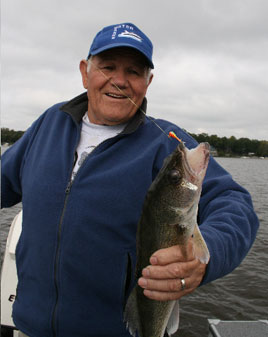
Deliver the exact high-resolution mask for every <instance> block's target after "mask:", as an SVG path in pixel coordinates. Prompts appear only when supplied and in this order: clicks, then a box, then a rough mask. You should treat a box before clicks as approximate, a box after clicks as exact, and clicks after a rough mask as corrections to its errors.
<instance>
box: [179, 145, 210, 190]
mask: <svg viewBox="0 0 268 337" xmlns="http://www.w3.org/2000/svg"><path fill="white" fill-rule="evenodd" d="M209 148H210V146H209V144H208V143H200V144H199V145H198V146H197V147H195V148H193V149H191V150H189V149H187V148H186V147H185V146H184V145H183V146H181V150H182V152H183V155H184V158H185V160H183V166H184V169H185V173H186V179H187V180H188V181H190V182H191V183H193V184H195V185H199V182H200V181H202V180H203V178H204V176H205V173H206V169H207V166H208V161H209Z"/></svg>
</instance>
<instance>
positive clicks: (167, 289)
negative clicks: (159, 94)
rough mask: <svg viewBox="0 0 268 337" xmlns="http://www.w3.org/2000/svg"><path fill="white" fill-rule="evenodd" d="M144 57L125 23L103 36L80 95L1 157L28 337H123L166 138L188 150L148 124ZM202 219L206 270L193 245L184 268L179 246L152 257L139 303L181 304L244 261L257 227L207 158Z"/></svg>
mask: <svg viewBox="0 0 268 337" xmlns="http://www.w3.org/2000/svg"><path fill="white" fill-rule="evenodd" d="M152 49H153V47H152V43H151V41H150V40H149V39H148V37H147V36H146V35H145V34H144V33H143V32H142V31H141V30H139V28H138V27H136V26H135V25H133V24H131V23H124V24H119V25H112V26H108V27H105V28H104V29H103V30H102V31H100V32H99V33H98V34H97V35H96V37H95V39H94V40H93V43H92V45H91V48H90V51H89V55H88V59H87V60H82V61H81V63H80V71H81V74H82V80H83V85H84V87H85V88H86V90H87V93H84V94H82V95H80V96H78V97H76V98H74V99H72V100H70V101H69V102H67V103H66V102H65V103H59V104H56V105H54V106H53V107H51V108H49V109H48V110H47V111H46V112H45V113H44V114H42V115H41V116H40V117H39V119H38V120H37V121H35V122H34V123H33V125H32V126H31V127H30V128H29V129H28V130H27V132H26V133H25V134H24V136H23V137H22V138H21V139H20V140H19V141H18V142H17V143H16V144H14V145H13V146H12V147H11V148H10V149H9V150H8V151H6V153H5V154H4V155H3V158H2V191H3V192H2V207H10V206H12V205H14V204H16V203H18V202H20V201H21V200H22V204H23V230H22V234H21V237H20V241H19V243H18V246H17V251H16V258H17V268H18V278H19V283H18V288H17V296H16V301H15V303H14V307H13V318H14V322H15V324H16V326H17V327H18V329H20V330H21V331H22V332H23V333H25V334H27V335H28V336H30V337H54V336H57V337H74V336H76V337H89V336H92V337H98V336H102V337H105V336H107V337H108V336H114V337H120V336H122V337H123V336H124V337H125V336H129V332H128V331H127V329H126V327H125V324H124V322H123V310H124V305H125V303H126V300H127V297H128V295H129V293H130V291H131V289H132V288H133V286H134V285H135V282H136V280H135V273H134V268H135V259H136V229H137V223H138V220H139V217H140V214H141V209H142V204H143V200H144V197H145V195H146V192H147V190H148V188H149V186H150V185H151V183H152V181H153V180H154V178H155V177H156V175H157V173H158V172H159V170H160V168H161V166H162V164H163V161H164V159H165V157H166V156H167V155H168V154H170V153H171V152H172V151H173V150H174V149H175V147H176V146H177V143H176V141H175V140H171V139H169V138H168V137H166V134H165V133H168V132H169V131H175V132H176V134H177V135H178V136H179V137H180V138H181V139H182V140H183V141H185V142H186V144H187V146H188V147H193V146H195V145H196V142H195V141H194V140H193V139H192V138H191V137H190V136H189V135H188V134H187V133H185V132H184V131H183V130H182V129H180V128H179V127H178V126H175V125H174V124H171V123H169V122H167V121H164V120H152V119H146V118H145V115H144V114H145V111H146V104H147V102H146V98H145V95H146V92H147V89H148V87H149V85H150V83H151V81H152V78H153V75H152V73H151V69H152V68H153V67H154V65H153V61H152ZM155 123H156V124H157V125H158V126H159V127H160V128H161V129H162V131H164V132H161V130H160V128H158V127H156V125H155ZM199 210H200V211H199V225H200V230H201V232H202V234H203V236H204V238H205V241H206V243H207V246H208V248H209V251H210V255H211V258H210V261H209V263H208V265H204V264H202V263H200V262H199V261H198V260H197V259H195V258H194V256H193V253H192V243H191V242H189V247H188V251H189V254H188V258H187V259H188V260H187V261H185V258H184V257H183V256H182V253H181V251H180V248H179V246H173V247H170V248H168V249H163V250H159V251H157V252H155V253H154V254H153V255H152V257H151V259H150V261H148V264H150V267H149V268H146V270H144V272H143V275H142V277H141V278H140V279H139V280H138V284H139V285H140V286H141V287H142V288H144V294H145V296H147V297H149V298H151V299H152V300H171V299H179V298H180V297H182V296H184V295H186V294H188V293H190V292H192V291H194V290H195V289H196V288H197V287H198V286H199V285H200V284H206V283H208V282H211V281H213V280H215V279H217V278H219V277H222V276H224V275H226V274H227V273H229V272H231V271H232V270H233V269H234V268H235V267H236V266H238V265H239V264H240V263H241V261H242V259H243V258H244V257H245V255H246V253H247V252H248V250H249V249H250V247H251V245H252V242H253V241H254V239H255V236H256V231H257V228H258V220H257V218H256V215H255V213H254V210H253V207H252V203H251V198H250V196H249V194H248V192H247V191H245V190H244V189H243V188H242V187H240V186H239V185H238V184H237V183H235V182H234V181H233V180H232V178H231V176H230V175H229V174H228V173H227V172H226V171H225V170H224V169H222V168H221V167H220V166H219V165H218V164H217V163H216V162H215V161H214V160H213V158H211V159H210V163H209V167H208V171H207V176H206V178H205V181H204V184H203V193H202V196H201V200H200V205H199ZM180 279H183V280H184V282H183V285H184V284H185V287H181V282H180Z"/></svg>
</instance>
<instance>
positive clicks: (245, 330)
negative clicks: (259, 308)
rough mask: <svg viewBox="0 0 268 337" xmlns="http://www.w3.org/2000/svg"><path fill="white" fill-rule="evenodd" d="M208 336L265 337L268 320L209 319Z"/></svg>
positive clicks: (267, 334) (267, 331)
mask: <svg viewBox="0 0 268 337" xmlns="http://www.w3.org/2000/svg"><path fill="white" fill-rule="evenodd" d="M208 325H209V335H208V337H230V336H233V337H264V336H268V320H258V321H222V320H219V319H208Z"/></svg>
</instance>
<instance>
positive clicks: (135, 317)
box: [124, 286, 142, 337]
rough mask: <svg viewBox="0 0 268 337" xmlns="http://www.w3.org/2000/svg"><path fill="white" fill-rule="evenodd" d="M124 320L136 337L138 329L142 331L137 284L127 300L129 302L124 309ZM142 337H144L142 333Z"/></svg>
mask: <svg viewBox="0 0 268 337" xmlns="http://www.w3.org/2000/svg"><path fill="white" fill-rule="evenodd" d="M124 321H125V322H126V326H127V328H128V330H129V332H130V334H131V335H132V336H133V337H135V336H136V331H139V332H140V318H139V312H138V304H137V286H136V287H135V288H134V289H133V290H132V292H131V293H130V295H129V298H128V300H127V304H126V307H125V311H124ZM140 337H142V336H141V335H140Z"/></svg>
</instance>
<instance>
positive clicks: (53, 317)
mask: <svg viewBox="0 0 268 337" xmlns="http://www.w3.org/2000/svg"><path fill="white" fill-rule="evenodd" d="M71 187H72V180H71V179H70V180H69V182H68V185H67V187H66V189H65V199H64V205H63V210H62V213H61V218H60V222H59V227H58V233H57V248H56V256H55V265H54V284H55V289H56V302H55V306H54V309H53V314H52V331H53V336H54V337H56V335H57V332H56V313H57V308H58V302H59V287H58V277H57V273H58V268H59V258H60V241H61V230H62V223H63V218H64V214H65V210H66V206H67V201H68V197H69V194H70V190H71Z"/></svg>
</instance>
